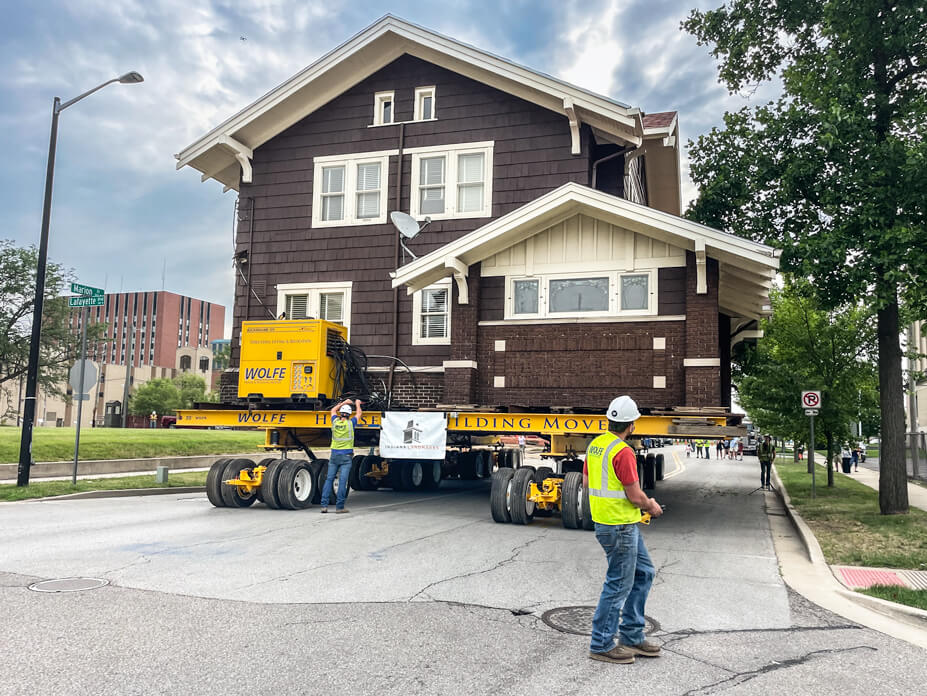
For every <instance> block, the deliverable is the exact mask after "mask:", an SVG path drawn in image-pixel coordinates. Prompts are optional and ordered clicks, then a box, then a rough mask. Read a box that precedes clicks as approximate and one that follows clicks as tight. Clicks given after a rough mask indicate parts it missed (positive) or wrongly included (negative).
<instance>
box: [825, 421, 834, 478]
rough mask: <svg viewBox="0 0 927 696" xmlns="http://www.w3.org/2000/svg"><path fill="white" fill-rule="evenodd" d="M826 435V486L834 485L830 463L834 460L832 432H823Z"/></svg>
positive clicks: (832, 468) (832, 469)
mask: <svg viewBox="0 0 927 696" xmlns="http://www.w3.org/2000/svg"><path fill="white" fill-rule="evenodd" d="M824 435H825V437H827V487H828V488H833V487H834V467H832V466H831V465H830V463H831V462H832V461H834V434H833V433H825V434H824Z"/></svg>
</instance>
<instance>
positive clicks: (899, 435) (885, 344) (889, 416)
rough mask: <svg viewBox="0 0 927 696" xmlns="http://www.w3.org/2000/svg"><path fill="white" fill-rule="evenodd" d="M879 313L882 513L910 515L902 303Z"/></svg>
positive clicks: (880, 483)
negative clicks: (903, 382) (902, 366)
mask: <svg viewBox="0 0 927 696" xmlns="http://www.w3.org/2000/svg"><path fill="white" fill-rule="evenodd" d="M892 298H893V301H892V302H890V303H889V304H887V305H886V306H885V307H883V308H882V309H880V310H879V311H878V315H877V316H878V335H879V408H880V410H881V411H882V432H881V436H882V442H881V444H880V448H879V509H880V510H881V511H882V514H883V515H897V514H905V513H907V512H908V471H907V466H906V465H905V451H904V408H903V404H904V389H903V388H902V375H901V336H900V334H899V330H898V299H897V293H896V291H895V289H892Z"/></svg>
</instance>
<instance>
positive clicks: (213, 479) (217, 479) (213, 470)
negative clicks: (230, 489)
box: [206, 457, 229, 507]
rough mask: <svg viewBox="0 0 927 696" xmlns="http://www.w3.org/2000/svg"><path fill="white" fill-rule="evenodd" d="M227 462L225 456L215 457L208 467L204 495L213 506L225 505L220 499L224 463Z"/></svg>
mask: <svg viewBox="0 0 927 696" xmlns="http://www.w3.org/2000/svg"><path fill="white" fill-rule="evenodd" d="M228 463H229V460H228V458H227V457H226V458H225V459H217V460H216V461H215V462H213V465H212V466H211V467H209V473H208V474H206V497H207V498H209V502H210V503H212V504H213V505H214V506H215V507H225V501H224V500H222V477H223V476H224V475H225V465H226V464H228Z"/></svg>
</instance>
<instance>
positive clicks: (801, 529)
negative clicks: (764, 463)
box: [772, 464, 927, 629]
mask: <svg viewBox="0 0 927 696" xmlns="http://www.w3.org/2000/svg"><path fill="white" fill-rule="evenodd" d="M772 474H773V478H774V479H775V482H776V493H777V494H778V495H779V497H780V498H781V499H782V503H783V505H784V507H785V512H786V514H787V515H788V516H789V519H790V520H792V524H794V525H795V528H796V529H797V530H798V535H799V536H800V537H801V540H802V544H804V546H805V550H806V551H807V552H808V560H810V561H811V563H812V564H813V565H822V566H824V567H825V568H827V571H828V572H829V573H830V576H831V577H832V578H833V579H834V582H836V583H837V584H838V585H840V587H839V589H837V593H838V594H840V595H842V596H843V597H845V598H846V599H849V600H850V601H852V602H854V603H855V604H858V605H860V606H862V607H865V608H866V609H871V610H872V611H875V612H878V613H879V614H882V615H883V616H888V617H889V618H891V619H894V620H895V621H900V622H902V623H904V624H908V625H911V626H915V627H917V628H920V629H924V628H927V611H924V610H922V609H918V608H916V607H909V606H908V605H906V604H898V603H897V602H889V601H887V600H884V599H879V598H878V597H870V596H869V595H864V594H861V593H859V592H854V591H853V590H850V589H848V588H847V587H846V586H844V585H843V583H842V582H840V580H839V579H838V578H837V576H836V575H834V571H833V569H832V568H831V567H830V565H829V564H828V563H827V560H826V559H825V558H824V552H823V551H821V545H820V544H819V543H818V540H817V537H815V536H814V532H812V531H811V527H809V526H808V523H807V522H805V520H804V519H802V517H801V515H799V514H798V511H797V510H796V509H795V508H794V507H793V506H792V500H791V498H789V494H788V491H786V490H785V486H783V485H782V479H781V478H779V472H778V471H776V465H775V464H773V467H772Z"/></svg>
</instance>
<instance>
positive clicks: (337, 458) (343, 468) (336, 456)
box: [321, 399, 364, 515]
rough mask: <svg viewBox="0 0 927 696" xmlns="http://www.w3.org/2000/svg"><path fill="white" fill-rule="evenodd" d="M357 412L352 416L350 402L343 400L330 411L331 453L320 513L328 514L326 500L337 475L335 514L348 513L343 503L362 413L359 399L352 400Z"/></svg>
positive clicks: (346, 494) (346, 493) (346, 495)
mask: <svg viewBox="0 0 927 696" xmlns="http://www.w3.org/2000/svg"><path fill="white" fill-rule="evenodd" d="M354 405H355V406H356V407H357V412H356V413H354V414H353V416H352V411H353V409H352V408H351V400H350V399H345V400H344V401H342V402H341V403H340V404H336V405H335V407H334V408H332V410H331V417H332V451H331V455H329V458H328V475H326V477H325V485H324V486H323V487H322V501H321V502H322V512H323V513H326V512H328V500H329V498H330V497H331V494H332V488H333V487H334V485H335V474H338V496H337V498H336V499H335V514H339V515H340V514H342V513H345V512H348V509H347V508H346V507H345V506H344V501H345V500H347V497H348V478H349V477H350V475H351V461H352V460H353V459H354V428H356V427H357V423H358V421H359V420H360V418H361V416H363V415H364V411H363V409H362V408H361V402H360V399H355V400H354Z"/></svg>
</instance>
